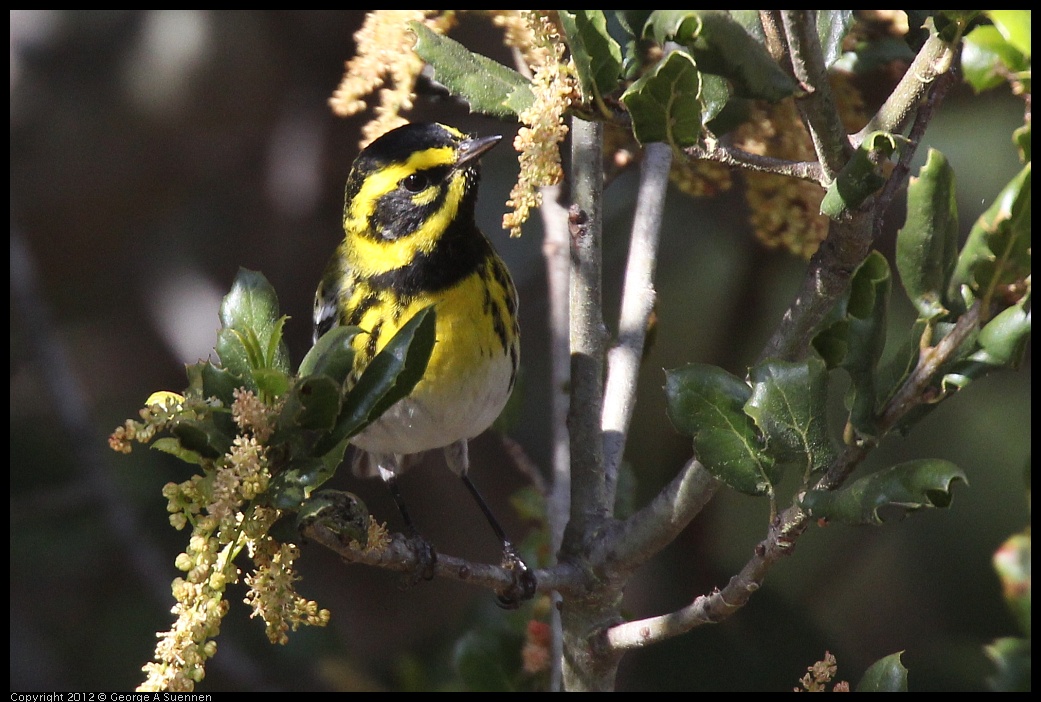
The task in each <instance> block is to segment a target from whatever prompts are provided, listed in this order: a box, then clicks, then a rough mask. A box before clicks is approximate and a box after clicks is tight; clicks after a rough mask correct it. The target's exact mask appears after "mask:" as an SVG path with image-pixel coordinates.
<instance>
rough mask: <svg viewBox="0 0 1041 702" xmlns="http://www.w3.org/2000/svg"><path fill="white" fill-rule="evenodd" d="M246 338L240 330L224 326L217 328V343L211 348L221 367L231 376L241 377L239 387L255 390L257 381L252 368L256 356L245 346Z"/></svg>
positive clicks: (255, 361)
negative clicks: (215, 353)
mask: <svg viewBox="0 0 1041 702" xmlns="http://www.w3.org/2000/svg"><path fill="white" fill-rule="evenodd" d="M247 344H248V340H247V337H246V336H245V335H243V334H242V333H241V332H239V331H237V330H235V329H231V328H229V327H225V328H223V329H218V330H217V343H216V344H215V345H214V347H213V349H214V351H216V352H217V357H218V358H219V359H220V363H221V367H222V368H223V369H224V370H226V371H227V372H228V373H230V374H231V375H232V376H235V377H237V378H241V380H242V383H241V387H244V388H247V389H248V390H253V391H254V392H256V391H257V383H256V381H255V380H254V379H253V369H254V368H255V367H256V365H255V364H256V363H257V357H256V355H255V354H251V353H250V350H249V348H248V346H247Z"/></svg>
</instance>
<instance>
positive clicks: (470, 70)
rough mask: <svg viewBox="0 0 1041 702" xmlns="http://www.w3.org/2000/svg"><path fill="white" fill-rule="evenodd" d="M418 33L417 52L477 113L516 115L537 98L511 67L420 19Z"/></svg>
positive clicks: (523, 78) (500, 115)
mask: <svg viewBox="0 0 1041 702" xmlns="http://www.w3.org/2000/svg"><path fill="white" fill-rule="evenodd" d="M410 26H411V27H412V31H414V32H415V33H416V38H417V40H416V47H415V51H416V53H417V54H418V55H419V56H420V57H421V58H422V59H423V60H424V61H426V62H427V63H428V64H430V66H431V67H432V68H433V69H434V76H435V77H436V78H437V80H438V81H439V82H441V83H442V84H443V85H444V86H445V87H446V88H448V89H449V90H451V91H452V92H453V93H455V94H456V95H459V96H460V97H463V98H465V99H466V100H467V101H468V102H469V103H470V109H471V110H473V111H474V112H481V113H483V114H487V115H492V116H495V117H503V118H515V117H516V116H517V115H519V114H520V113H521V112H523V111H524V110H526V109H527V108H528V107H530V106H531V104H532V102H533V101H534V99H535V96H534V94H533V93H532V91H531V87H530V83H529V82H528V79H527V78H525V77H524V76H522V75H521V74H520V73H518V72H517V71H515V70H513V69H512V68H508V67H506V66H503V65H502V64H501V63H499V62H498V61H493V60H492V59H490V58H487V57H486V56H481V55H480V54H475V53H474V52H472V51H470V50H469V49H467V48H466V47H465V46H463V45H462V44H460V43H459V42H457V41H455V40H454V39H449V38H448V37H446V36H444V35H441V34H438V33H437V32H435V31H433V30H432V29H429V28H428V27H427V26H426V25H424V24H422V23H419V22H412V23H411V24H410Z"/></svg>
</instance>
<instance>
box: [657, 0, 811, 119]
mask: <svg viewBox="0 0 1041 702" xmlns="http://www.w3.org/2000/svg"><path fill="white" fill-rule="evenodd" d="M644 35H645V36H652V37H654V39H655V40H656V41H658V42H659V43H665V42H666V41H674V42H676V43H678V44H682V45H684V46H686V47H687V48H688V50H689V51H690V53H691V54H692V56H693V57H694V59H695V60H696V61H697V62H698V66H699V67H700V69H701V70H702V71H704V72H705V73H715V74H717V75H721V76H723V77H724V78H727V79H728V80H729V81H730V82H731V83H732V84H733V86H734V92H735V94H737V95H738V96H740V97H745V98H751V99H756V100H767V101H769V102H777V101H778V100H783V99H784V98H786V97H789V96H791V95H794V94H795V93H796V92H797V91H798V89H799V86H798V84H797V83H796V82H795V80H794V79H793V78H792V77H791V76H790V75H788V73H786V72H785V71H784V70H783V69H782V68H781V67H780V66H779V65H778V64H777V62H776V61H774V60H773V58H772V57H771V56H770V53H769V52H768V51H767V50H766V48H765V47H764V46H763V45H762V44H761V43H760V42H759V41H757V40H756V38H755V37H754V36H753V35H752V34H750V33H749V32H748V31H746V30H745V28H744V27H743V26H742V25H741V24H740V23H739V22H738V21H736V20H735V19H734V18H733V17H732V16H731V15H730V13H728V12H727V11H726V10H656V11H655V12H654V13H653V14H651V16H650V17H649V18H648V20H647V23H646V25H645V27H644Z"/></svg>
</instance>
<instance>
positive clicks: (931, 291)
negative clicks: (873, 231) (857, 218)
mask: <svg viewBox="0 0 1041 702" xmlns="http://www.w3.org/2000/svg"><path fill="white" fill-rule="evenodd" d="M955 194H956V193H955V185H954V169H953V168H951V166H950V164H949V163H947V159H946V157H944V155H943V154H942V153H940V152H939V151H937V150H936V149H929V154H928V156H927V158H926V162H925V165H924V166H922V168H921V170H920V171H919V172H918V177H912V178H911V181H910V183H909V184H908V186H907V217H906V219H905V221H904V226H903V227H902V228H901V229H900V231H899V232H897V239H896V267H897V270H898V271H899V272H900V279H901V281H902V282H903V284H904V290H905V291H906V292H907V296H908V297H909V298H910V299H911V302H912V303H913V304H914V306H915V308H916V309H917V310H918V316H919V318H920V319H936V318H937V317H940V316H942V315H943V314H946V312H947V308H946V307H945V305H944V297H945V295H946V293H947V289H948V287H949V285H950V280H951V275H952V274H953V273H954V263H955V260H956V255H957V248H958V205H957V202H956V200H955Z"/></svg>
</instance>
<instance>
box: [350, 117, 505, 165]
mask: <svg viewBox="0 0 1041 702" xmlns="http://www.w3.org/2000/svg"><path fill="white" fill-rule="evenodd" d="M501 139H502V136H501V135H499V134H494V135H492V136H486V137H474V136H470V135H469V134H465V133H463V132H461V131H459V130H458V129H455V128H454V127H449V126H446V125H444V124H439V123H437V122H414V123H411V124H405V125H403V126H401V127H398V128H397V129H392V130H390V131H389V132H387V133H386V134H383V135H382V136H380V137H379V138H378V139H376V140H375V141H373V142H372V143H371V144H369V145H368V146H367V147H365V149H364V150H363V151H362V152H361V154H360V155H359V156H358V160H357V161H355V167H356V168H357V167H359V166H363V167H364V169H365V170H371V169H373V168H378V167H380V166H384V165H386V164H389V163H396V162H398V163H400V162H404V161H406V160H407V159H408V158H409V157H410V156H412V155H413V154H416V153H418V152H421V151H425V150H427V149H437V148H447V149H450V150H452V151H453V152H454V153H455V154H456V159H455V164H454V165H455V166H456V167H457V168H458V167H461V166H464V165H468V164H473V163H475V161H476V159H478V158H479V157H480V156H481V155H483V154H484V153H485V152H486V151H488V150H489V149H491V148H492V147H493V146H495V145H496V144H498V143H499V141H500V140H501Z"/></svg>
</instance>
